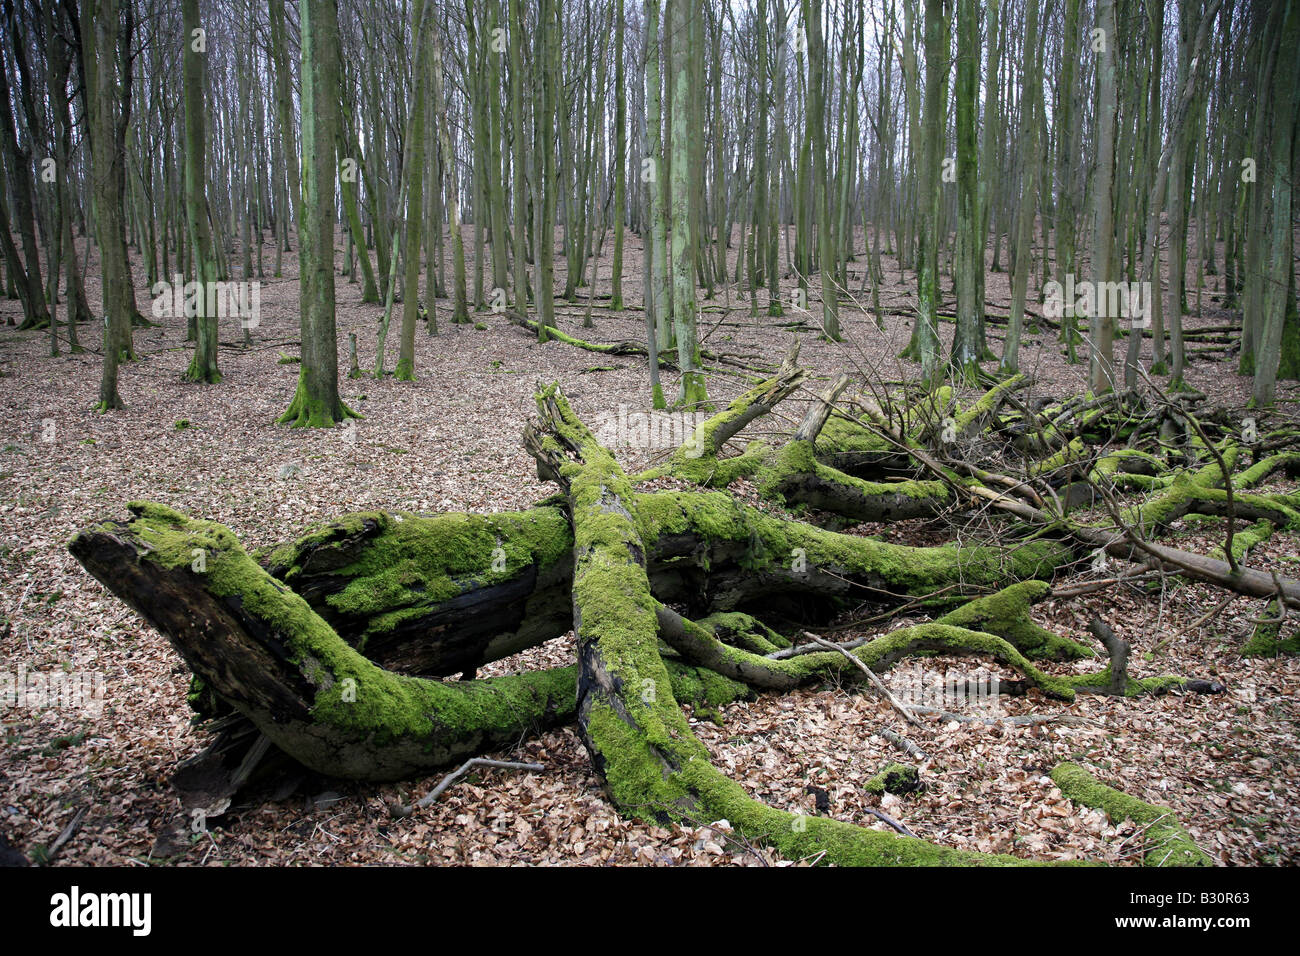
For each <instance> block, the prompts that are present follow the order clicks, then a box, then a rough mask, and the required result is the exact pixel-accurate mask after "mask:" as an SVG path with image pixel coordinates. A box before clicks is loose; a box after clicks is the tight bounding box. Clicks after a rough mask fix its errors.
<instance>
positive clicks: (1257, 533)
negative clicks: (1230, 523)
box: [1210, 519, 1273, 564]
mask: <svg viewBox="0 0 1300 956" xmlns="http://www.w3.org/2000/svg"><path fill="white" fill-rule="evenodd" d="M1272 535H1273V522H1271V521H1269V520H1267V519H1260V520H1259V521H1256V522H1255V523H1254V524H1253V525H1250V526H1249V527H1247V528H1240V527H1239V528H1236V529H1234V531H1233V535H1232V559H1233V560H1234V561H1236V562H1237V563H1238V564H1240V563H1241V562H1242V561H1244V560H1246V555H1247V554H1248V553H1249V552H1250V549H1251V548H1253V547H1255V545H1257V544H1260V543H1261V542H1264V541H1267V540H1268V539H1269V538H1270V537H1272ZM1210 557H1212V558H1218V559H1219V560H1220V561H1226V560H1227V555H1226V553H1225V552H1224V550H1223V548H1221V547H1218V548H1215V549H1214V550H1213V551H1211V552H1210Z"/></svg>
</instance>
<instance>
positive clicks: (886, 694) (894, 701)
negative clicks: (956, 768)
mask: <svg viewBox="0 0 1300 956" xmlns="http://www.w3.org/2000/svg"><path fill="white" fill-rule="evenodd" d="M803 633H804V637H810V638H812V639H813V640H814V641H816V642H817V643H818V644H820V645H822V647H825V648H829V649H830V650H832V651H839V652H840V653H841V654H843V655H844V656H845V657H847V658H848V659H849V660H851V661H852V662H853V663H854V664H856V665H857V668H858V670H860V671H862V673H864V674H866V675H867V680H868V681H869V682H870V683H871V686H872V687H874V688H875V689H876V693H878V694H879V695H880V696H881V697H883V698H885V700H887V701H889V706H890V707H893V708H894V710H896V711H898V712H899V713H900V714H902V715H903V719H904V720H906V721H907V722H908V723H909V724H912V725H913V726H915V727H921V728H924V727H925V725H924V724H922V723H921V721H920V720H919V719H918V718H917V716H916V715H915V714H913V713H912V712H911V711H910V710H908V709H907V705H905V704H904V703H903V702H902V701H901V700H899V699H898V698H897V697H895V696H894V694H893V692H892V691H890V689H889V688H888V687H886V686H885V682H884V681H882V680H881V679H880V678H879V677H877V676H876V675H875V673H874V672H872V670H871V668H870V667H868V666H867V665H866V664H864V663H862V661H860V660H858V659H857V658H856V657H854V656H853V655H852V654H850V653H849V652H848V651H846V650H845V649H844V648H843V647H841V646H840V645H839V644H832V643H831V642H830V641H828V640H826V639H825V638H821V637H818V636H817V635H816V634H812V633H810V632H808V631H804V632H803Z"/></svg>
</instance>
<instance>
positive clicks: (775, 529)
mask: <svg viewBox="0 0 1300 956" xmlns="http://www.w3.org/2000/svg"><path fill="white" fill-rule="evenodd" d="M636 510H637V513H638V514H639V515H641V516H642V519H643V523H644V525H645V526H646V529H647V530H646V534H647V538H646V543H647V544H651V543H653V540H654V538H653V537H652V535H670V534H688V533H691V532H694V533H697V534H699V535H701V536H702V537H703V538H704V539H705V540H706V541H708V542H709V543H710V544H711V545H712V546H715V547H717V546H720V545H724V544H725V545H727V546H728V547H729V548H730V549H732V550H736V549H740V550H741V551H742V552H743V554H742V558H741V561H742V563H743V564H745V565H746V566H748V567H751V568H753V569H755V570H760V569H761V570H767V571H776V570H778V569H779V568H781V567H782V566H784V567H788V566H789V562H790V557H791V555H792V554H795V553H801V554H802V555H803V556H804V558H805V559H806V562H807V566H808V568H809V569H810V570H812V571H821V572H825V573H830V574H837V575H841V576H853V577H858V578H862V579H868V580H870V581H872V582H875V586H882V587H888V588H889V589H890V590H892V591H894V592H896V593H906V594H912V595H928V594H932V593H934V592H935V591H938V590H939V589H941V588H945V587H948V586H949V585H953V584H959V583H960V584H966V585H970V586H974V587H979V586H985V587H988V586H997V585H1001V584H1004V583H1006V582H1007V581H1008V580H1010V581H1020V580H1026V579H1029V578H1036V577H1047V576H1050V575H1051V573H1052V572H1053V571H1054V570H1055V569H1056V568H1057V567H1059V566H1060V565H1062V564H1064V563H1065V562H1067V561H1068V560H1070V557H1071V553H1070V550H1069V548H1068V547H1066V546H1065V545H1064V544H1061V543H1060V542H1055V541H1049V540H1046V539H1039V540H1034V541H1028V542H1022V543H1020V544H1019V545H1017V546H1014V547H1007V548H1001V547H994V546H980V545H970V546H963V545H960V544H948V545H939V546H936V547H928V548H913V547H907V546H904V545H895V544H888V543H885V542H880V541H872V540H870V539H869V538H864V537H861V536H857V535H845V534H837V533H835V532H833V531H824V530H822V529H820V528H814V527H811V526H809V525H805V524H802V523H799V522H792V521H782V520H780V519H779V518H775V517H773V516H771V515H769V514H766V513H764V512H762V511H759V510H758V509H755V508H750V507H748V506H745V505H743V504H741V503H739V502H737V501H736V500H735V499H734V498H732V497H731V496H730V495H726V494H722V493H718V492H692V493H681V492H654V493H649V494H641V495H638V496H637V497H636Z"/></svg>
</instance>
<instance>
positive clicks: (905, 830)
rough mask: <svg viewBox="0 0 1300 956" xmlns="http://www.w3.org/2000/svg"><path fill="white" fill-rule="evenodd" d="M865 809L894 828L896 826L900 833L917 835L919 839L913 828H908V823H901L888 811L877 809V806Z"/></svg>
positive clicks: (911, 835)
mask: <svg viewBox="0 0 1300 956" xmlns="http://www.w3.org/2000/svg"><path fill="white" fill-rule="evenodd" d="M865 809H866V811H867V813H869V814H871V815H872V816H873V817H875V818H876V819H877V820H881V821H883V822H884V823H888V824H889V825H890V826H891V827H893V828H894V829H895V830H897V831H898V832H899V833H901V834H903V836H910V837H916V839H918V840H919V839H920V837H918V836H916V834H915V833H913V832H912V831H911V830H909V829H908V828H907V825H906V824H903V823H899V822H898V821H897V820H895V819H894V818H893V817H891V816H890V815H889V814H888V813H885V812H884V811H882V810H877V809H876V808H875V807H866V808H865Z"/></svg>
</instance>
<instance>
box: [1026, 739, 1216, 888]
mask: <svg viewBox="0 0 1300 956" xmlns="http://www.w3.org/2000/svg"><path fill="white" fill-rule="evenodd" d="M1052 781H1053V782H1054V783H1055V784H1056V785H1057V786H1058V787H1060V788H1061V792H1062V793H1063V794H1065V795H1066V796H1067V797H1069V798H1070V799H1071V800H1073V801H1074V802H1075V803H1078V804H1081V805H1083V806H1085V807H1092V808H1093V809H1094V810H1101V811H1102V812H1104V813H1105V814H1106V816H1108V817H1109V818H1110V820H1111V822H1112V823H1119V822H1120V821H1122V820H1132V821H1133V822H1134V823H1135V824H1137V825H1138V826H1139V827H1142V828H1143V830H1144V840H1143V842H1144V845H1145V847H1146V852H1145V854H1144V855H1143V858H1142V859H1143V863H1144V864H1145V865H1146V866H1213V865H1214V864H1213V861H1212V860H1211V859H1210V857H1209V856H1208V855H1206V853H1205V852H1204V851H1203V850H1201V849H1200V847H1198V846H1197V845H1196V844H1195V843H1194V842H1193V841H1192V838H1191V837H1190V836H1188V834H1187V831H1186V830H1184V829H1183V827H1182V824H1180V823H1179V822H1178V818H1177V817H1175V816H1174V812H1173V811H1172V810H1170V809H1169V808H1168V807H1162V806H1158V805H1156V804H1152V803H1146V802H1144V801H1142V800H1138V799H1137V798H1136V797H1131V796H1129V795H1128V794H1126V793H1123V792H1121V791H1119V790H1116V789H1114V788H1113V787H1108V786H1106V785H1105V784H1103V783H1100V782H1099V781H1098V780H1097V779H1096V778H1095V777H1093V776H1092V774H1090V773H1088V771H1086V770H1084V769H1083V768H1082V767H1080V766H1079V765H1077V764H1073V763H1062V764H1060V765H1059V766H1057V767H1056V769H1055V770H1053V771H1052Z"/></svg>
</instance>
